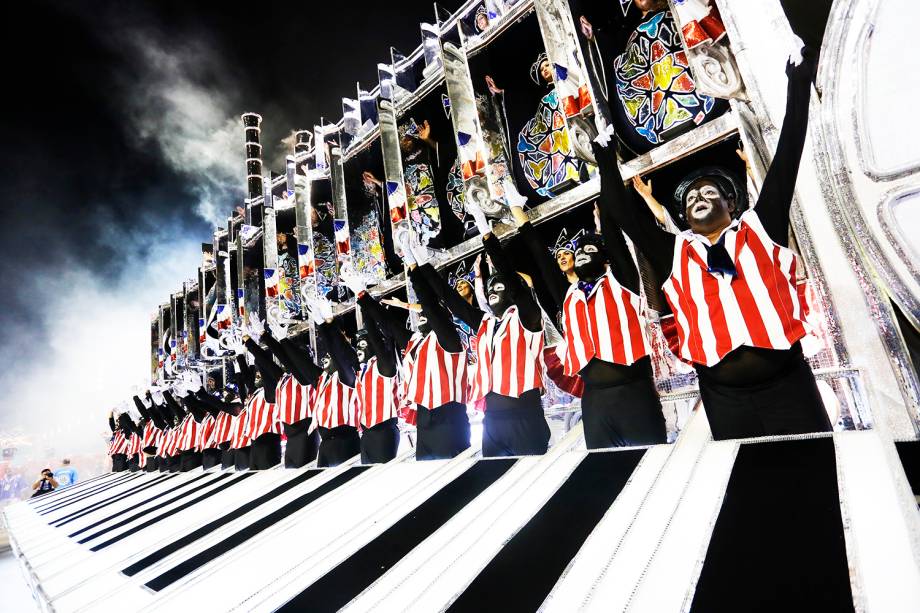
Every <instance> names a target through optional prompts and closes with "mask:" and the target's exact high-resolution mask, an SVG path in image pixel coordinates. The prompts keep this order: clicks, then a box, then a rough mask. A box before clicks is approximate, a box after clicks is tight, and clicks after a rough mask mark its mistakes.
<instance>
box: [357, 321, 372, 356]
mask: <svg viewBox="0 0 920 613" xmlns="http://www.w3.org/2000/svg"><path fill="white" fill-rule="evenodd" d="M355 353H357V354H358V361H359V362H361V363H362V364H367V361H368V360H370V359H371V357H373V355H374V350H373V349H372V348H371V345H370V343H369V342H368V340H367V330H364V329H361V330H358V332H357V333H356V334H355Z"/></svg>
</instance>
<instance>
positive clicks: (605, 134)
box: [594, 124, 613, 149]
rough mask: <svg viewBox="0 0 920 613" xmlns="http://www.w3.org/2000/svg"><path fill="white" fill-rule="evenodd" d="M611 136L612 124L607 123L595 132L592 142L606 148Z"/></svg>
mask: <svg viewBox="0 0 920 613" xmlns="http://www.w3.org/2000/svg"><path fill="white" fill-rule="evenodd" d="M612 138H613V124H608V125H607V127H606V128H605V129H603V130H601V131H600V132H598V133H597V136H595V137H594V142H595V143H597V144H598V145H600V146H601V147H604V148H605V149H606V148H607V145H609V144H610V139H612Z"/></svg>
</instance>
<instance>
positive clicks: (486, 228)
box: [466, 202, 492, 236]
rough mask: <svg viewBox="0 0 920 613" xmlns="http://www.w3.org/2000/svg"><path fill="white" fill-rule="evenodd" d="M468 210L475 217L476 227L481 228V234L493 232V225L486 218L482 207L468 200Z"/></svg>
mask: <svg viewBox="0 0 920 613" xmlns="http://www.w3.org/2000/svg"><path fill="white" fill-rule="evenodd" d="M466 212H467V213H469V214H470V215H471V216H472V217H473V221H475V222H476V228H477V229H478V230H479V234H481V235H482V236H485V235H486V234H489V233H490V232H492V225H491V224H490V223H489V220H488V219H486V214H485V213H484V212H483V210H482V208H480V207H479V206H478V205H476V204H473V203H472V202H467V203H466Z"/></svg>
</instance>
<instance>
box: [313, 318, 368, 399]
mask: <svg viewBox="0 0 920 613" xmlns="http://www.w3.org/2000/svg"><path fill="white" fill-rule="evenodd" d="M318 329H319V333H320V336H322V337H323V341H325V343H326V347H328V348H329V356H330V357H331V358H332V363H333V364H335V369H336V371H338V373H339V379H340V380H341V381H342V383H344V384H345V385H347V386H348V387H354V386H355V378H356V377H355V375H356V373H357V370H358V356H357V354H356V353H355V349H354V347H352V346H351V344H350V343H349V342H348V340H347V339H346V338H345V333H344V332H342V329H341V327H340V326H339V325H338V323H337V322H336V321H335V320H332V321H331V322H326V323H324V324H322V325H320V326H319V327H318Z"/></svg>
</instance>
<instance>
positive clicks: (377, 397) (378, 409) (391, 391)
mask: <svg viewBox="0 0 920 613" xmlns="http://www.w3.org/2000/svg"><path fill="white" fill-rule="evenodd" d="M399 388H400V386H399V377H397V376H395V375H394V376H392V377H384V376H383V375H381V374H380V371H379V370H378V369H377V356H374V357H372V358H371V359H370V360H368V361H367V364H365V366H364V369H363V370H362V371H361V374H360V376H359V377H358V381H357V383H356V384H355V394H356V397H357V403H358V416H359V418H360V420H361V425H362V426H364V427H365V428H371V427H373V426H376V425H377V424H379V423H382V422H384V421H386V420H388V419H392V418H394V417H397V416H398V411H399V408H400V406H401V403H400V398H399V397H400V389H399Z"/></svg>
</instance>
